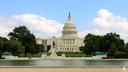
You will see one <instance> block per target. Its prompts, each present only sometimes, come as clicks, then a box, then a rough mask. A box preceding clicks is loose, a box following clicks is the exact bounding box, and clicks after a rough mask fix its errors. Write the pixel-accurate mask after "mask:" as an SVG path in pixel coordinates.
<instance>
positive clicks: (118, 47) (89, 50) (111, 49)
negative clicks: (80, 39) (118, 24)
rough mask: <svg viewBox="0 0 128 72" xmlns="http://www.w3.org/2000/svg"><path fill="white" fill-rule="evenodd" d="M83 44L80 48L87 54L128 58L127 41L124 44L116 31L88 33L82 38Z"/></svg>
mask: <svg viewBox="0 0 128 72" xmlns="http://www.w3.org/2000/svg"><path fill="white" fill-rule="evenodd" d="M84 44H85V45H84V47H80V50H81V51H83V52H84V53H86V54H87V55H97V54H106V55H107V57H108V58H128V43H126V44H125V42H124V40H123V39H121V38H120V35H119V34H116V33H107V34H106V35H103V36H100V35H94V34H90V33H89V34H87V35H86V36H85V38H84Z"/></svg>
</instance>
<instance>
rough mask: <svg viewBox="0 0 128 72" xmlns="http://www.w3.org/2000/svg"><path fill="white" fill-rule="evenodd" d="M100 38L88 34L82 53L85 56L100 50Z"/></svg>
mask: <svg viewBox="0 0 128 72" xmlns="http://www.w3.org/2000/svg"><path fill="white" fill-rule="evenodd" d="M101 39H102V37H101V36H98V35H93V34H88V35H87V36H85V39H84V44H85V46H84V47H85V49H83V50H84V52H85V53H87V54H95V52H96V51H101V50H100V41H101Z"/></svg>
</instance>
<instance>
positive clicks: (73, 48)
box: [36, 13, 84, 52]
mask: <svg viewBox="0 0 128 72" xmlns="http://www.w3.org/2000/svg"><path fill="white" fill-rule="evenodd" d="M36 41H37V43H38V44H44V46H51V48H52V47H53V42H54V43H55V48H56V52H79V51H80V50H79V47H80V46H83V45H84V44H83V41H84V38H80V37H78V35H77V30H76V27H75V25H74V23H73V21H72V19H71V16H70V13H69V16H68V20H67V21H66V22H65V24H64V27H63V31H62V36H61V37H60V38H56V37H55V36H53V37H52V38H49V39H47V40H42V39H39V38H37V39H36Z"/></svg>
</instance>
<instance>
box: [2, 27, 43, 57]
mask: <svg viewBox="0 0 128 72" xmlns="http://www.w3.org/2000/svg"><path fill="white" fill-rule="evenodd" d="M8 37H9V39H7V38H4V37H0V56H2V54H3V53H4V52H6V51H7V52H10V53H11V54H12V55H16V56H20V55H21V54H24V56H25V57H26V56H27V54H35V53H39V52H42V51H43V50H44V46H43V45H39V44H36V38H35V36H34V34H32V33H31V32H30V31H29V30H28V28H27V27H26V26H19V27H16V28H14V29H13V32H10V33H9V34H8Z"/></svg>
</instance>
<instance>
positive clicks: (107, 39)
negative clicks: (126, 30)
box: [101, 33, 125, 52]
mask: <svg viewBox="0 0 128 72" xmlns="http://www.w3.org/2000/svg"><path fill="white" fill-rule="evenodd" d="M112 44H114V45H115V46H116V48H117V49H118V50H119V51H122V49H123V48H124V44H125V43H124V40H123V39H121V38H120V35H119V34H116V33H107V34H106V35H104V37H103V40H102V43H101V46H102V48H103V49H104V51H106V52H108V50H109V49H110V48H111V46H112Z"/></svg>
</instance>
